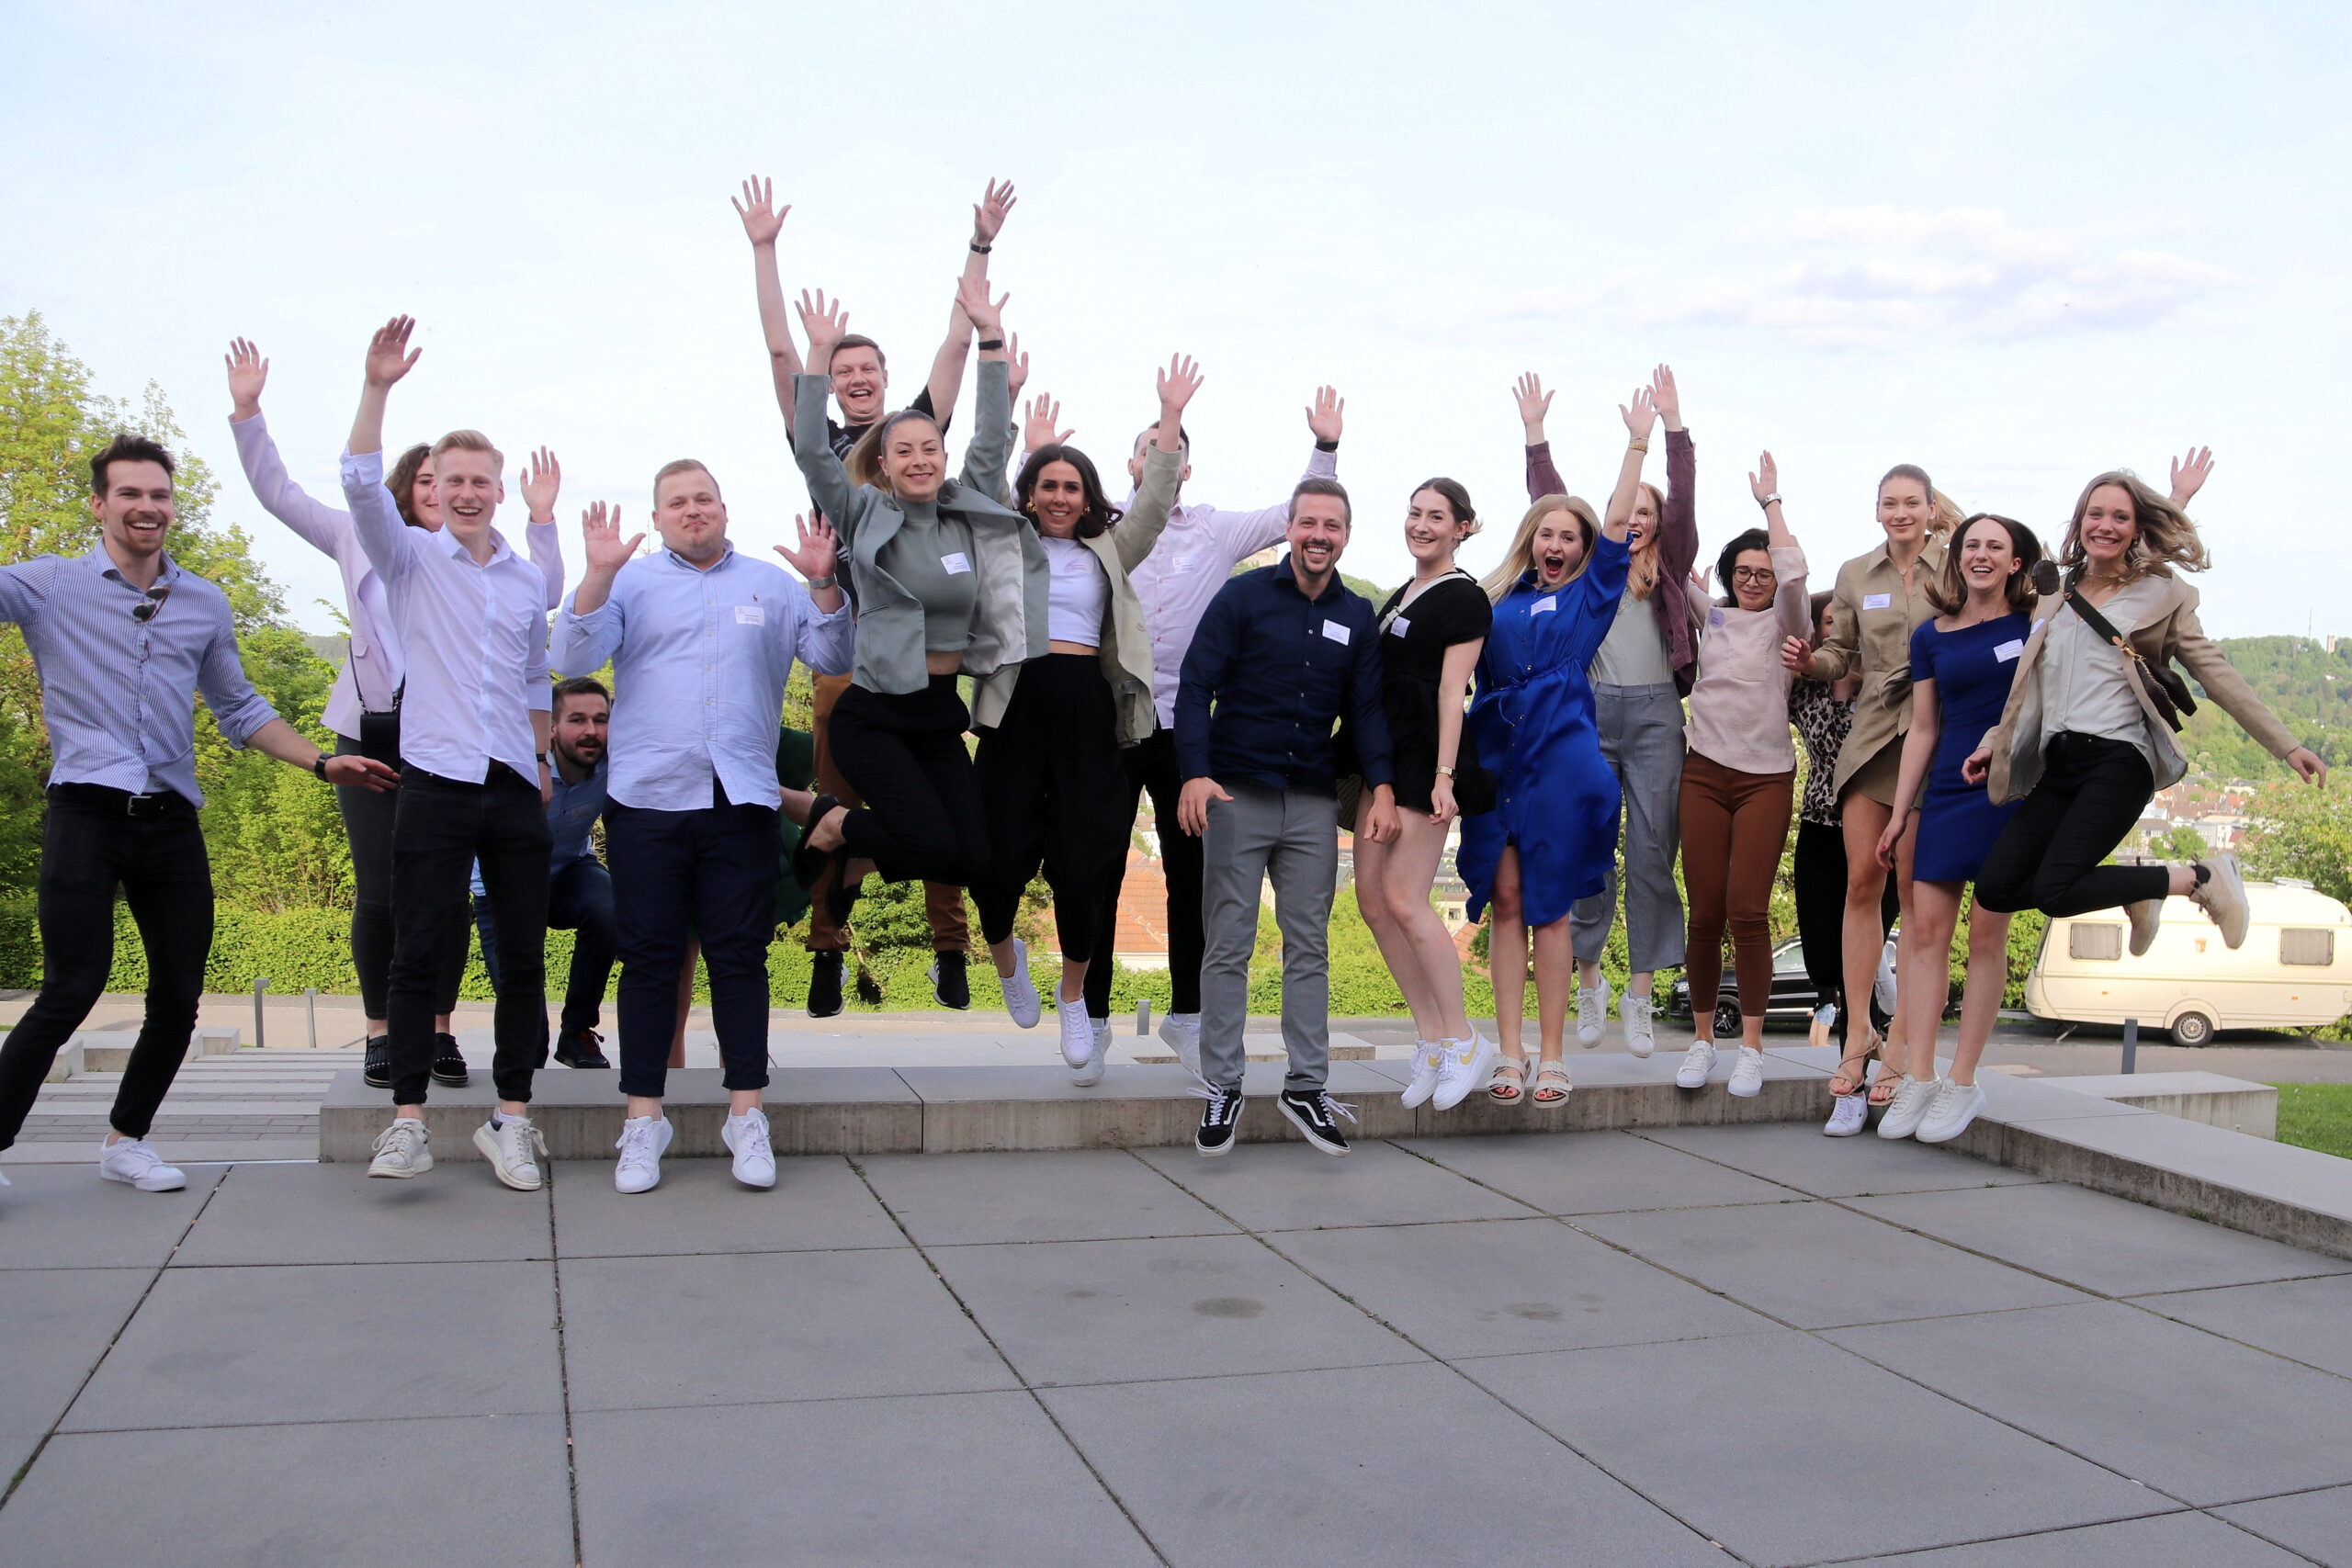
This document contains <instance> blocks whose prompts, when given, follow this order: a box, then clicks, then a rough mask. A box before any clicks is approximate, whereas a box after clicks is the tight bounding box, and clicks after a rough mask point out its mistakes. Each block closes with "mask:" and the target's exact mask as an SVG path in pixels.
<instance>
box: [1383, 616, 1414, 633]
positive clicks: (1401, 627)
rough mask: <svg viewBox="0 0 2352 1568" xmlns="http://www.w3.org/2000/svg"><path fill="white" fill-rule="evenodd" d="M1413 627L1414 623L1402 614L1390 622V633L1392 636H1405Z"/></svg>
mask: <svg viewBox="0 0 2352 1568" xmlns="http://www.w3.org/2000/svg"><path fill="white" fill-rule="evenodd" d="M1412 629H1413V623H1412V622H1410V621H1408V620H1407V619H1406V618H1405V617H1404V616H1402V615H1399V616H1397V618H1396V619H1395V620H1393V621H1391V622H1389V623H1388V635H1389V636H1390V637H1403V636H1404V635H1406V634H1407V633H1408V632H1409V631H1411V630H1412Z"/></svg>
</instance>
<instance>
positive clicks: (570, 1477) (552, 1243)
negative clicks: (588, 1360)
mask: <svg viewBox="0 0 2352 1568" xmlns="http://www.w3.org/2000/svg"><path fill="white" fill-rule="evenodd" d="M545 1168H546V1171H547V1175H546V1178H545V1179H544V1181H543V1183H542V1185H543V1186H544V1187H545V1188H546V1190H547V1197H546V1202H547V1206H548V1277H549V1278H550V1279H551V1280H552V1281H553V1283H554V1287H555V1373H556V1387H557V1390H558V1392H559V1393H560V1394H561V1396H562V1400H563V1480H564V1491H565V1492H566V1493H567V1494H568V1495H569V1497H570V1501H571V1563H572V1568H581V1563H582V1562H583V1561H584V1558H583V1555H582V1552H583V1548H582V1541H581V1535H580V1456H579V1450H578V1449H577V1447H576V1446H575V1444H574V1443H573V1440H572V1434H571V1347H570V1345H569V1344H568V1343H567V1342H566V1340H565V1338H564V1328H563V1248H562V1245H561V1242H560V1238H559V1237H558V1236H557V1235H556V1218H555V1182H556V1174H555V1161H553V1160H548V1162H547V1163H546V1167H545Z"/></svg>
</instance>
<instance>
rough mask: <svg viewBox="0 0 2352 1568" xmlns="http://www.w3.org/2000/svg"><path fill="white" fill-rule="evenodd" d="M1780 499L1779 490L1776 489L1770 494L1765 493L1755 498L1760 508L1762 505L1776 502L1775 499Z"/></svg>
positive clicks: (1765, 505)
mask: <svg viewBox="0 0 2352 1568" xmlns="http://www.w3.org/2000/svg"><path fill="white" fill-rule="evenodd" d="M1780 499H1781V492H1780V491H1777V490H1776V491H1773V492H1772V493H1771V494H1770V495H1767V496H1759V497H1758V498H1757V502H1756V504H1757V506H1758V508H1759V509H1760V508H1763V507H1767V506H1770V505H1771V504H1772V503H1773V502H1776V501H1778V500H1780Z"/></svg>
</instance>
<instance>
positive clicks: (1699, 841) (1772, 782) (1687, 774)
mask: <svg viewBox="0 0 2352 1568" xmlns="http://www.w3.org/2000/svg"><path fill="white" fill-rule="evenodd" d="M1795 785H1796V773H1795V770H1793V769H1792V770H1790V771H1789V772H1788V773H1741V772H1739V771H1738V770H1737V769H1736V768H1726V767H1724V765H1723V764H1722V763H1721V762H1718V761H1715V760H1714V759H1713V757H1709V756H1706V755H1704V754H1702V753H1701V752H1698V751H1693V752H1691V754H1690V756H1689V757H1687V758H1685V759H1684V760H1683V763H1682V886H1683V891H1684V892H1685V893H1687V894H1688V895H1689V896H1690V899H1691V931H1690V937H1689V940H1688V941H1687V942H1685V943H1684V956H1683V964H1684V965H1685V970H1684V973H1685V974H1686V975H1687V976H1689V978H1690V981H1691V1021H1692V1022H1693V1023H1694V1024H1701V1025H1702V1026H1703V1024H1704V1021H1705V1020H1706V1019H1708V1018H1709V1017H1711V1016H1713V1012H1714V1010H1715V998H1716V996H1717V994H1718V993H1719V992H1720V991H1721V990H1722V988H1723V977H1724V927H1725V926H1726V924H1728V926H1729V927H1730V930H1731V944H1732V958H1733V964H1734V965H1735V971H1736V974H1737V976H1738V979H1739V1010H1740V1014H1741V1016H1743V1017H1746V1018H1757V1017H1760V1016H1762V1014H1763V1013H1764V1011H1765V1009H1766V1004H1767V1003H1768V1002H1769V1001H1770V999H1771V996H1772V878H1773V876H1774V875H1775V874H1777V873H1778V872H1779V871H1780V869H1781V845H1782V843H1784V842H1785V841H1786V840H1787V839H1788V836H1789V807H1790V804H1791V802H1792V799H1793V797H1794V791H1795Z"/></svg>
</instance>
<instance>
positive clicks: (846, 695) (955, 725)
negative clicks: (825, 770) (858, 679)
mask: <svg viewBox="0 0 2352 1568" xmlns="http://www.w3.org/2000/svg"><path fill="white" fill-rule="evenodd" d="M971 722H972V716H971V712H970V710H968V709H967V708H966V707H965V706H964V700H963V698H961V697H960V696H958V695H956V677H955V676H953V675H933V677H932V678H931V683H930V684H929V685H928V686H927V687H925V688H924V689H923V690H922V691H920V692H908V693H905V694H891V693H883V692H869V691H867V690H866V689H865V687H863V686H852V687H851V688H850V689H849V690H848V691H846V692H843V693H842V700H841V701H840V702H838V703H836V704H835V705H833V716H832V720H831V733H830V734H829V735H828V736H827V737H826V739H827V740H828V742H829V743H830V744H831V748H832V753H833V765H834V766H835V767H837V768H839V769H840V770H841V771H842V778H844V779H846V780H847V781H848V782H849V784H850V787H851V788H853V789H854V790H856V791H857V793H858V795H860V796H861V797H863V798H864V800H865V807H864V809H862V810H855V811H852V812H851V813H850V814H849V815H848V817H846V818H843V819H842V836H843V837H844V838H846V839H847V840H848V841H849V851H850V853H852V854H854V855H862V856H864V857H865V858H866V859H868V860H870V861H872V862H873V863H874V865H875V869H876V870H877V871H879V872H880V873H881V874H882V879H883V880H884V881H885V882H908V881H922V882H944V883H949V884H952V885H953V886H957V887H975V886H979V885H980V884H982V883H983V882H984V881H986V879H987V877H988V873H989V829H988V820H987V818H986V816H985V814H984V813H983V812H982V811H981V809H980V781H979V775H978V773H976V772H975V771H974V770H973V766H972V755H971V753H970V752H968V751H967V750H964V731H965V730H966V729H967V728H969V726H970V725H971Z"/></svg>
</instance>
